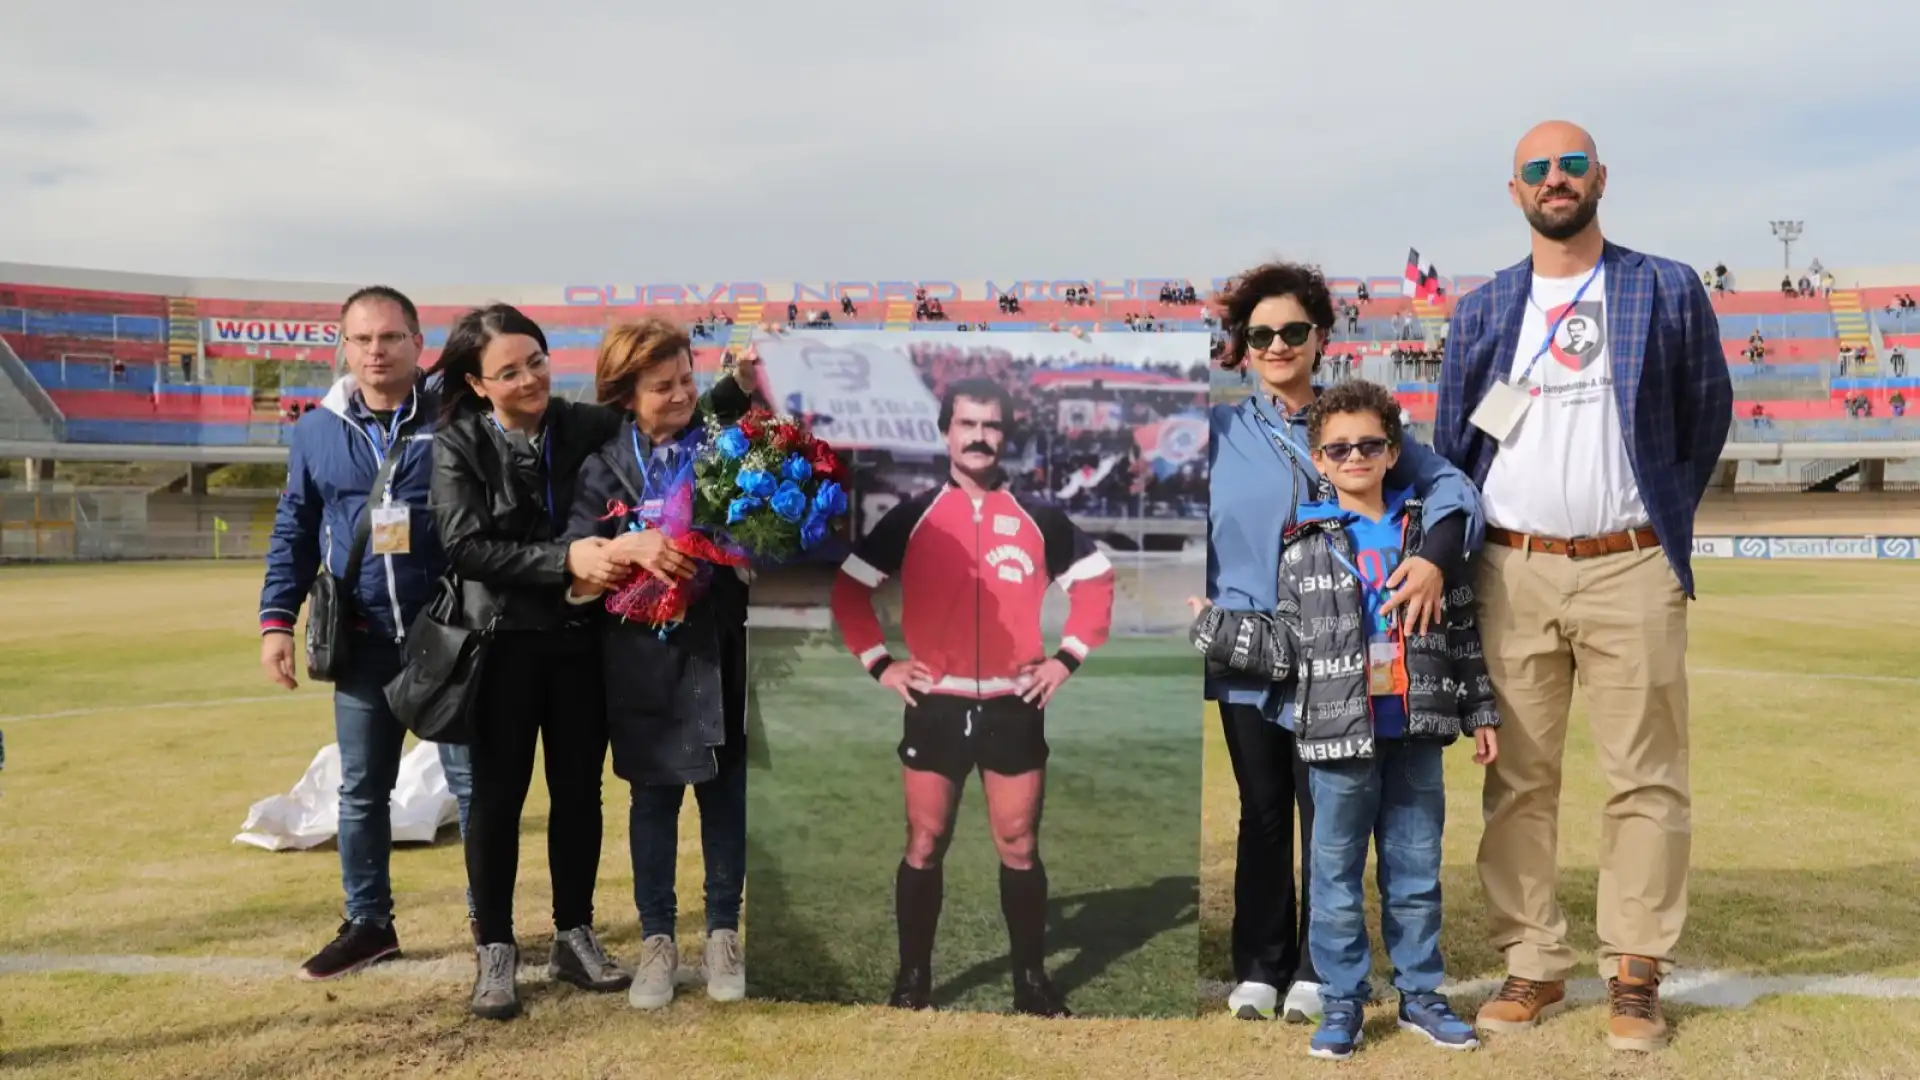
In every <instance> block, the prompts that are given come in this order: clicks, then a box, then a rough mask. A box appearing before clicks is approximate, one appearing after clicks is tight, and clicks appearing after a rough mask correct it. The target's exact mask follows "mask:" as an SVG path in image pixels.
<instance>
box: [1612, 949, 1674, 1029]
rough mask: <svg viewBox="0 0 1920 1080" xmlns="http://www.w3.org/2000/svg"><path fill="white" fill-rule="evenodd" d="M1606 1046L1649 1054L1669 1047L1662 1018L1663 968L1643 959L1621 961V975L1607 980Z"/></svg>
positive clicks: (1630, 957)
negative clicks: (1661, 972)
mask: <svg viewBox="0 0 1920 1080" xmlns="http://www.w3.org/2000/svg"><path fill="white" fill-rule="evenodd" d="M1607 1008H1608V1011H1609V1012H1610V1013H1611V1014H1612V1018H1611V1019H1610V1020H1609V1021H1608V1022H1607V1045H1608V1046H1611V1047H1613V1048H1614V1049H1615V1050H1638V1051H1640V1052H1642V1053H1650V1052H1652V1051H1654V1050H1663V1049H1665V1048H1666V1045H1667V1022H1666V1020H1665V1019H1663V1018H1662V1017H1661V1015H1660V965H1658V964H1656V963H1654V962H1653V961H1652V960H1649V959H1647V958H1646V957H1644V956H1623V957H1621V958H1620V974H1619V975H1616V976H1614V977H1613V978H1611V979H1608V980H1607Z"/></svg>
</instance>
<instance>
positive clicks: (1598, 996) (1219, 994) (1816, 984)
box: [0, 961, 1920, 1009]
mask: <svg viewBox="0 0 1920 1080" xmlns="http://www.w3.org/2000/svg"><path fill="white" fill-rule="evenodd" d="M3 964H4V961H0V965H3ZM4 970H5V968H4V966H0V971H4ZM1232 989H1233V984H1232V983H1226V982H1218V981H1215V980H1212V979H1206V980H1202V981H1201V983H1200V997H1201V1000H1203V1001H1211V1002H1224V1001H1226V999H1227V994H1228V993H1229V992H1230V991H1232ZM1440 989H1441V991H1442V992H1444V993H1446V994H1448V995H1449V996H1454V995H1458V996H1459V997H1461V998H1463V999H1480V998H1488V997H1492V996H1493V993H1494V991H1496V990H1498V989H1500V980H1498V979H1472V980H1469V981H1466V982H1456V983H1450V984H1448V985H1446V986H1443V987H1441V988H1440ZM1774 994H1801V995H1806V996H1809V997H1857V998H1880V999H1893V998H1920V979H1883V978H1880V977H1878V976H1874V975H1742V974H1740V973H1738V972H1733V971H1686V970H1681V971H1677V972H1675V973H1674V974H1673V975H1672V976H1670V977H1669V978H1668V979H1667V980H1666V981H1665V982H1662V983H1661V984H1660V997H1661V999H1662V1000H1665V1001H1671V1002H1675V1003H1676V1004H1681V1005H1699V1006H1703V1007H1706V1008H1718V1009H1738V1008H1744V1007H1746V1006H1748V1005H1751V1004H1753V1003H1754V1002H1755V1001H1758V1000H1759V999H1761V998H1763V997H1767V996H1769V995H1774ZM1567 997H1569V998H1571V999H1572V1000H1574V1001H1579V1002H1597V1001H1605V1000H1606V999H1607V988H1606V984H1605V983H1602V982H1601V981H1600V980H1599V979H1573V980H1570V981H1569V982H1568V983H1567Z"/></svg>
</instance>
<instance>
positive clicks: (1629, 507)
mask: <svg viewBox="0 0 1920 1080" xmlns="http://www.w3.org/2000/svg"><path fill="white" fill-rule="evenodd" d="M1606 187H1607V168H1606V166H1605V165H1603V164H1601V162H1600V157H1599V152H1598V151H1597V150H1596V148H1595V146H1594V142H1593V139H1592V137H1591V136H1589V135H1588V134H1587V133H1586V132H1585V131H1582V130H1581V129H1580V128H1578V127H1576V126H1574V125H1572V124H1568V123H1564V122H1559V121H1555V122H1550V123H1545V124H1541V125H1540V126H1538V127H1536V128H1534V129H1533V130H1532V131H1530V132H1528V133H1527V135H1526V137H1525V138H1524V139H1522V140H1521V142H1520V145H1519V148H1518V149H1517V150H1516V152H1515V154H1514V160H1513V173H1512V176H1511V177H1510V178H1509V180H1508V182H1507V188H1508V191H1509V193H1510V194H1511V196H1512V198H1513V202H1514V205H1515V206H1517V207H1519V208H1520V211H1521V213H1522V214H1523V215H1525V217H1526V219H1527V222H1528V224H1529V225H1531V226H1532V236H1531V240H1532V248H1533V250H1532V254H1531V255H1530V256H1529V257H1528V258H1527V259H1526V260H1525V261H1523V262H1521V263H1519V264H1517V265H1515V266H1511V267H1509V268H1507V269H1505V270H1502V271H1501V272H1500V273H1499V274H1498V275H1496V276H1495V277H1494V279H1493V281H1492V282H1491V283H1489V284H1487V285H1485V286H1483V287H1481V288H1479V289H1476V290H1474V291H1473V292H1471V293H1469V294H1467V295H1466V296H1463V297H1461V298H1460V300H1459V302H1458V304H1457V305H1456V307H1455V309H1454V314H1453V319H1452V322H1451V325H1450V328H1449V333H1448V336H1447V346H1446V359H1445V362H1444V363H1443V364H1442V365H1441V383H1440V394H1439V410H1438V417H1437V419H1436V422H1435V425H1434V438H1433V445H1434V449H1435V450H1437V451H1439V453H1440V454H1441V455H1443V456H1444V457H1446V458H1447V459H1448V460H1449V461H1451V462H1453V463H1454V464H1455V465H1456V466H1458V467H1459V468H1460V469H1461V470H1462V471H1464V472H1466V473H1467V474H1468V475H1470V476H1472V477H1473V479H1474V481H1475V483H1477V484H1479V485H1480V488H1481V493H1482V494H1481V498H1482V501H1483V503H1484V505H1485V509H1486V515H1487V533H1486V544H1485V547H1484V549H1483V553H1482V556H1481V559H1480V568H1479V575H1478V583H1477V589H1478V594H1479V598H1480V605H1481V612H1480V632H1481V636H1482V638H1483V640H1484V643H1485V648H1486V654H1487V668H1488V671H1489V673H1490V674H1491V675H1492V677H1493V686H1494V691H1495V693H1496V695H1497V697H1498V700H1499V705H1500V714H1501V716H1502V718H1503V719H1504V721H1505V727H1504V728H1503V732H1504V734H1503V737H1502V739H1501V754H1500V758H1499V760H1498V761H1497V762H1495V763H1494V764H1493V765H1492V766H1491V767H1490V768H1488V770H1487V774H1486V783H1485V788H1484V792H1483V796H1482V810H1483V812H1484V814H1485V817H1486V829H1485V832H1484V834H1483V835H1482V837H1481V842H1480V858H1479V864H1480V880H1481V883H1482V885H1483V886H1484V887H1485V891H1486V896H1487V904H1488V907H1489V909H1490V917H1491V923H1492V930H1493V937H1494V944H1495V945H1496V947H1498V948H1499V949H1500V950H1501V951H1502V952H1503V953H1505V955H1506V961H1507V979H1506V982H1505V984H1504V985H1503V986H1502V987H1501V989H1500V992H1499V993H1498V994H1497V995H1495V997H1494V999H1493V1000H1492V1001H1489V1002H1488V1003H1487V1004H1486V1005H1485V1006H1484V1007H1483V1008H1482V1009H1481V1010H1480V1014H1479V1018H1478V1022H1479V1026H1480V1027H1481V1029H1482V1030H1485V1031H1491V1032H1495V1033H1511V1032H1519V1031H1525V1030H1527V1029H1530V1028H1532V1027H1533V1026H1534V1025H1535V1024H1536V1023H1537V1022H1538V1021H1540V1020H1541V1019H1543V1018H1544V1017H1545V1016H1546V1015H1547V1014H1549V1013H1551V1012H1553V1011H1555V1010H1557V1009H1558V1008H1560V1007H1561V1006H1562V1005H1564V1003H1565V997H1566V979H1567V977H1568V976H1569V975H1570V974H1571V973H1572V972H1573V970H1574V969H1575V967H1576V966H1577V965H1578V963H1579V959H1578V957H1577V956H1576V955H1575V953H1574V952H1573V949H1572V948H1571V947H1570V946H1569V945H1568V944H1567V920H1566V916H1565V914H1564V913H1563V912H1562V911H1561V908H1560V904H1559V901H1558V899H1557V898H1556V896H1555V882H1556V880H1557V877H1558V867H1557V865H1556V848H1557V842H1558V836H1559V816H1560V775H1561V755H1562V752H1563V751H1564V749H1565V746H1566V735H1567V714H1568V710H1569V708H1570V706H1571V704H1572V700H1573V692H1574V686H1575V683H1576V682H1578V684H1579V685H1580V687H1581V688H1582V690H1583V691H1584V693H1585V696H1586V700H1587V706H1588V710H1587V711H1588V713H1589V714H1590V716H1591V718H1592V727H1593V734H1594V741H1595V744H1596V748H1597V750H1598V754H1597V756H1598V758H1599V761H1600V766H1601V768H1602V770H1603V771H1604V772H1605V774H1606V779H1607V786H1608V788H1609V790H1610V791H1611V796H1610V797H1609V798H1608V800H1607V802H1606V805H1605V808H1604V810H1603V811H1602V817H1601V840H1600V889H1599V900H1598V905H1597V906H1598V923H1599V936H1600V957H1599V959H1600V974H1601V976H1602V977H1603V978H1605V979H1606V980H1607V987H1608V1000H1609V1004H1610V1013H1611V1016H1610V1021H1609V1034H1608V1042H1609V1044H1610V1045H1612V1046H1613V1047H1615V1048H1616V1049H1622V1050H1641V1051H1647V1050H1656V1049H1659V1048H1661V1047H1663V1046H1665V1045H1666V1041H1667V1025H1666V1022H1665V1020H1664V1018H1663V1017H1662V1015H1661V1010H1660V1001H1659V985H1660V981H1661V979H1662V978H1663V977H1664V976H1666V975H1667V974H1668V973H1669V972H1670V971H1671V970H1672V965H1673V953H1674V949H1675V946H1676V944H1677V943H1678V941H1679V939H1680V932H1681V928H1682V926H1683V925H1684V923H1685V921H1686V909H1687V869H1688V862H1689V858H1690V854H1691V846H1692V818H1691V814H1692V810H1691V802H1692V799H1691V791H1690V787H1689V782H1688V776H1687V773H1688V740H1687V678H1686V647H1687V600H1688V599H1689V598H1691V597H1692V596H1693V594H1694V584H1693V569H1692V565H1691V561H1690V556H1691V554H1692V550H1693V524H1694V514H1695V511H1696V510H1697V508H1698V507H1699V504H1700V498H1701V496H1702V495H1703V494H1705V492H1706V489H1707V484H1708V482H1709V480H1710V479H1711V478H1712V476H1713V472H1714V467H1715V466H1716V465H1717V464H1718V462H1719V460H1720V451H1721V448H1722V447H1723V446H1724V445H1725V444H1726V441H1727V431H1728V428H1729V427H1730V426H1731V424H1732V419H1733V389H1732V383H1731V381H1730V379H1729V376H1728V372H1727V361H1726V356H1725V354H1724V353H1723V351H1722V350H1721V345H1720V329H1719V322H1718V320H1717V319H1716V318H1715V316H1714V312H1713V306H1712V304H1711V302H1710V301H1709V300H1708V297H1707V292H1706V289H1705V287H1704V286H1703V285H1702V284H1701V282H1700V277H1699V275H1698V274H1696V273H1695V272H1694V271H1693V269H1692V268H1691V267H1688V266H1686V265H1683V264H1681V263H1679V262H1675V261H1673V260H1671V259H1662V258H1658V257H1656V256H1652V255H1643V254H1641V253H1639V252H1635V251H1629V250H1628V249H1626V248H1623V247H1620V246H1619V245H1617V244H1613V243H1610V242H1609V241H1607V240H1606V238H1605V237H1603V236H1602V235H1601V232H1600V223H1599V221H1598V212H1599V205H1600V199H1601V197H1602V196H1603V195H1605V193H1606Z"/></svg>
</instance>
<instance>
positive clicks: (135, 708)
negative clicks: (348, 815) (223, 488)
mask: <svg viewBox="0 0 1920 1080" xmlns="http://www.w3.org/2000/svg"><path fill="white" fill-rule="evenodd" d="M1688 670H1689V671H1690V672H1692V673H1693V674H1695V675H1727V676H1732V677H1734V678H1776V679H1811V680H1814V681H1818V682H1869V683H1896V684H1900V685H1905V686H1913V685H1920V676H1915V675H1856V674H1850V673H1847V672H1840V671H1756V670H1753V669H1750V668H1721V667H1693V668H1689V669H1688ZM787 678H789V679H792V680H794V681H806V682H836V681H840V679H839V676H834V675H802V676H787ZM331 699H332V695H331V694H328V693H315V692H312V691H307V692H304V693H283V694H260V695H254V696H249V697H230V698H207V699H205V700H201V701H150V702H127V703H124V704H119V705H98V706H94V707H92V708H86V709H62V710H60V711H59V712H44V713H20V714H17V715H14V716H0V724H17V723H20V722H22V721H25V720H65V719H68V718H71V717H79V716H99V715H101V714H103V713H119V712H142V711H145V710H148V709H197V708H219V707H222V706H226V705H266V704H271V703H274V702H285V703H305V702H309V701H329V700H331Z"/></svg>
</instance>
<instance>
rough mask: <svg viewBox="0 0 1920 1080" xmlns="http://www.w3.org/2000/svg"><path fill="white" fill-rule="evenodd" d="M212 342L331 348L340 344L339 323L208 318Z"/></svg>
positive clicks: (217, 343) (207, 335) (311, 320)
mask: <svg viewBox="0 0 1920 1080" xmlns="http://www.w3.org/2000/svg"><path fill="white" fill-rule="evenodd" d="M204 321H205V323H206V330H205V333H206V342H207V344H209V345H282V346H294V347H301V348H324V349H331V348H334V347H336V346H338V345H339V344H340V324H339V323H337V322H327V321H325V320H319V319H241V318H219V317H216V318H209V319H206V320H204Z"/></svg>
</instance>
